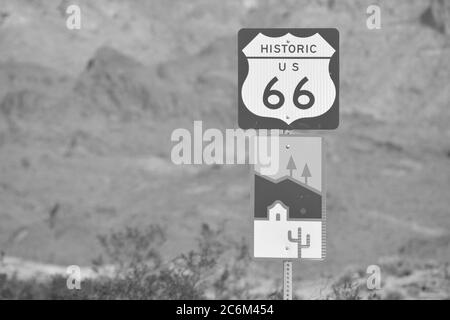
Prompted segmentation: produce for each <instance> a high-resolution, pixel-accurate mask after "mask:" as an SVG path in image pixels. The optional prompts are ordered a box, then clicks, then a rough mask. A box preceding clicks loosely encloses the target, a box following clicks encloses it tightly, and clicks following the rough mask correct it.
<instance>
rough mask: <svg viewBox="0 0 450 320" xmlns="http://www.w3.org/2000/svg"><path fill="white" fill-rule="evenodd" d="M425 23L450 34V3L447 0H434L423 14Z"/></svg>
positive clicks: (422, 19) (422, 17) (422, 18)
mask: <svg viewBox="0 0 450 320" xmlns="http://www.w3.org/2000/svg"><path fill="white" fill-rule="evenodd" d="M421 21H422V23H423V24H425V25H427V26H429V27H431V28H433V29H435V30H437V31H439V32H441V33H444V34H447V35H448V34H450V3H449V2H448V1H445V0H432V1H431V4H430V6H429V7H428V8H427V9H426V10H425V11H424V13H423V14H422V16H421Z"/></svg>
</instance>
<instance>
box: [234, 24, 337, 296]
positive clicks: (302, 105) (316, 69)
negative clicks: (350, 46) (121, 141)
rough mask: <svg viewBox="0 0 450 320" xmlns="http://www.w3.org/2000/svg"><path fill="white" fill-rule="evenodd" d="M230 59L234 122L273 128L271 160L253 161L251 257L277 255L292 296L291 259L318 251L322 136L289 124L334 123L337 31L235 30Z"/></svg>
mask: <svg viewBox="0 0 450 320" xmlns="http://www.w3.org/2000/svg"><path fill="white" fill-rule="evenodd" d="M238 58H239V77H238V85H239V87H238V122H239V126H240V127H241V128H243V129H279V130H280V134H279V135H278V136H274V137H271V139H278V140H277V141H278V143H276V144H271V145H277V150H271V153H272V154H271V160H272V162H273V161H275V162H276V165H275V166H273V163H272V168H271V169H270V170H269V169H267V168H265V167H264V166H263V165H262V164H259V163H257V164H255V165H254V168H253V175H252V179H253V187H254V188H253V200H252V201H253V202H252V205H253V219H252V221H253V226H252V229H253V256H254V258H257V259H282V260H283V279H284V282H283V297H284V299H292V295H293V294H292V261H293V260H294V259H304V260H323V259H324V258H325V253H326V247H325V245H326V241H325V240H326V232H325V227H326V220H325V216H326V211H325V195H326V192H325V172H324V161H323V154H324V150H323V148H324V146H323V145H324V144H323V139H322V138H321V137H310V136H301V135H299V132H293V131H291V130H324V129H325V130H330V129H336V128H337V127H338V125H339V32H338V31H337V29H242V30H240V31H239V34H238ZM286 132H288V134H286ZM273 167H275V169H274V168H273Z"/></svg>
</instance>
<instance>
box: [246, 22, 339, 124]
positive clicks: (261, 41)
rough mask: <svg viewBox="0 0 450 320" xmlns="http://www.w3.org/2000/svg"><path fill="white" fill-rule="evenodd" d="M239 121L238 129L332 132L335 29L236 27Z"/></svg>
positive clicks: (336, 81) (336, 75) (336, 64)
mask: <svg viewBox="0 0 450 320" xmlns="http://www.w3.org/2000/svg"><path fill="white" fill-rule="evenodd" d="M238 57H239V72H238V73H239V79H238V85H239V89H238V91H239V103H238V108H239V109H238V122H239V126H240V127H241V128H243V129H250V128H254V129H284V130H295V129H301V130H306V129H311V130H317V129H336V128H337V127H338V125H339V32H338V30H337V29H241V30H240V31H239V34H238Z"/></svg>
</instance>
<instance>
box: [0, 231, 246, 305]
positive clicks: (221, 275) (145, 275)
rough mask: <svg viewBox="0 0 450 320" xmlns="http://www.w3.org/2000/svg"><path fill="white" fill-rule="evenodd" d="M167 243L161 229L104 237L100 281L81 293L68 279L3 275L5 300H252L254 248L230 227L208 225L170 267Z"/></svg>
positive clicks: (0, 288)
mask: <svg viewBox="0 0 450 320" xmlns="http://www.w3.org/2000/svg"><path fill="white" fill-rule="evenodd" d="M165 240H166V237H165V231H164V230H163V229H162V228H161V227H159V226H155V225H151V226H149V227H147V228H143V229H140V228H131V227H127V228H125V229H124V230H121V231H116V232H112V233H111V234H109V235H105V236H100V237H99V241H100V244H101V246H102V247H103V249H104V250H103V252H104V253H103V255H101V256H99V257H98V258H97V259H95V261H94V266H95V268H96V270H97V271H98V276H97V277H96V278H92V279H85V280H83V281H82V287H81V290H68V289H67V284H66V282H67V279H66V278H65V277H63V276H55V277H52V278H50V279H49V280H48V281H43V282H37V281H35V280H19V279H17V278H16V277H9V278H8V277H6V275H0V299H206V298H219V299H233V298H250V296H249V293H248V285H247V283H246V282H245V281H244V279H245V278H246V272H247V269H248V262H249V255H248V248H247V246H246V245H245V242H244V241H235V240H233V239H226V237H225V235H224V225H222V226H221V227H219V228H217V229H212V228H211V227H210V226H209V225H207V224H203V225H202V227H201V231H200V236H199V238H198V240H197V246H196V248H194V249H192V250H190V251H188V252H186V253H183V254H180V255H179V256H177V257H175V258H174V259H170V260H168V261H165V260H164V259H163V257H162V255H161V251H160V248H161V246H162V245H163V243H164V241H165ZM105 263H110V264H112V265H114V267H115V268H114V272H113V274H112V275H103V274H102V273H101V272H100V270H101V268H100V267H101V266H102V265H104V264H105Z"/></svg>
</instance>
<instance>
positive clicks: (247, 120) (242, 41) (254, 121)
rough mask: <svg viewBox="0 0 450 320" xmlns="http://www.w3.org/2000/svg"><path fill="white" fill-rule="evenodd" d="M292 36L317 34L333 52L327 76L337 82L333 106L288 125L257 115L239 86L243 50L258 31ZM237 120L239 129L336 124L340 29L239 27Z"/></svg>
mask: <svg viewBox="0 0 450 320" xmlns="http://www.w3.org/2000/svg"><path fill="white" fill-rule="evenodd" d="M288 32H289V33H291V34H292V35H293V36H298V37H309V36H312V35H314V34H315V33H318V34H320V35H321V36H322V37H323V38H324V39H325V40H326V41H327V42H328V43H329V44H330V45H331V46H332V47H333V48H334V49H335V50H336V52H335V53H334V55H333V56H332V57H331V59H330V69H329V70H330V76H331V79H332V80H333V82H334V84H335V86H336V99H335V101H334V104H333V106H332V107H331V108H330V109H329V110H328V111H327V112H326V113H324V114H322V115H320V116H318V117H314V118H304V119H298V120H296V121H294V122H292V123H291V124H290V125H288V124H287V123H285V122H284V121H282V120H280V119H275V118H266V117H260V116H257V115H255V114H253V113H251V112H250V111H249V110H248V109H247V108H246V106H245V105H244V102H243V101H242V95H241V89H242V84H243V83H244V80H245V78H246V77H247V73H248V61H247V58H246V56H245V54H244V53H243V52H242V50H243V49H244V48H245V47H246V46H247V44H248V43H249V42H250V41H252V40H253V39H254V38H255V37H256V36H257V35H258V34H259V33H262V34H264V35H265V36H268V37H281V36H283V35H285V34H286V33H288ZM238 70H239V71H238V88H239V89H238V123H239V127H240V128H242V129H252V128H253V129H282V130H330V129H336V128H337V127H338V125H339V31H338V30H337V29H332V28H324V29H322V28H319V29H316V28H314V29H284V28H283V29H281V28H280V29H241V30H239V33H238Z"/></svg>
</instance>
